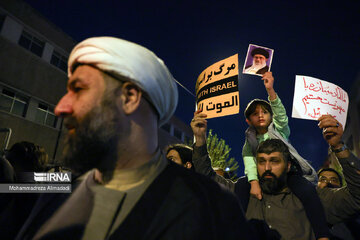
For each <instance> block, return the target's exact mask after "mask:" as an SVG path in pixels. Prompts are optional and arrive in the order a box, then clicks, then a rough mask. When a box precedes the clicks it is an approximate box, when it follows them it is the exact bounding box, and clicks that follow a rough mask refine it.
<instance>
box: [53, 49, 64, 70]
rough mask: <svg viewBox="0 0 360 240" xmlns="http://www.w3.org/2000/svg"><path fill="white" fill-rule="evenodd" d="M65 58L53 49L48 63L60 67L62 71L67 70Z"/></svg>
mask: <svg viewBox="0 0 360 240" xmlns="http://www.w3.org/2000/svg"><path fill="white" fill-rule="evenodd" d="M67 60H68V59H67V58H66V57H64V56H63V55H61V54H60V53H58V52H57V51H54V52H53V54H52V56H51V60H50V63H51V64H52V65H54V66H55V67H57V68H60V69H61V70H63V71H64V72H67Z"/></svg>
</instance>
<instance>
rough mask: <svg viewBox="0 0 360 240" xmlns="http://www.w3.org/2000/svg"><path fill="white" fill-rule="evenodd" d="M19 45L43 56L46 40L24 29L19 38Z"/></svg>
mask: <svg viewBox="0 0 360 240" xmlns="http://www.w3.org/2000/svg"><path fill="white" fill-rule="evenodd" d="M19 45H20V46H22V47H24V48H25V49H27V50H29V51H30V52H32V53H34V54H36V55H38V56H39V57H41V56H42V53H43V50H44V46H45V42H43V41H41V40H39V39H38V38H36V37H34V36H32V35H31V34H30V33H28V32H26V31H23V32H22V33H21V37H20V39H19Z"/></svg>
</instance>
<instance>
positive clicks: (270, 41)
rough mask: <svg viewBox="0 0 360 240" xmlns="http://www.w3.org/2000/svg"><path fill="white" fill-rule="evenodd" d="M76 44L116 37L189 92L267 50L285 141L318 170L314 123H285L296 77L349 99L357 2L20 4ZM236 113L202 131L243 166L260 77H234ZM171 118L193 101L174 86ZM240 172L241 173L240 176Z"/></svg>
mask: <svg viewBox="0 0 360 240" xmlns="http://www.w3.org/2000/svg"><path fill="white" fill-rule="evenodd" d="M26 2H28V3H29V4H30V5H31V6H32V7H34V8H35V9H37V10H38V11H39V12H40V13H41V14H43V15H44V16H45V17H46V18H48V19H49V20H50V21H52V22H53V23H54V24H55V25H57V26H58V27H59V28H60V29H62V30H63V31H64V32H65V33H67V34H68V35H70V36H71V37H72V38H74V39H75V40H76V41H81V40H83V39H85V38H88V37H93V36H115V37H119V38H123V39H126V40H129V41H133V42H136V43H138V44H140V45H143V46H145V47H147V48H149V49H150V50H152V51H154V52H155V53H156V54H157V55H158V56H159V57H160V58H162V59H163V60H164V62H165V63H166V64H167V66H168V67H169V69H170V71H171V72H172V74H173V75H174V77H175V78H176V79H177V80H178V81H179V82H181V83H182V84H183V85H184V86H186V88H188V89H190V90H191V91H192V92H194V88H195V81H196V79H197V77H198V75H199V74H200V73H201V72H202V71H203V70H204V69H205V68H206V67H208V66H209V65H211V64H213V63H215V62H217V61H219V60H222V59H224V58H227V57H229V56H231V55H234V54H236V53H239V59H240V65H239V69H242V67H243V63H244V61H245V56H246V52H247V49H248V45H249V44H250V43H253V44H256V45H260V46H265V47H268V48H272V49H274V57H273V62H272V66H271V70H272V72H273V74H274V76H275V90H276V91H277V93H278V94H279V96H280V98H281V99H282V101H283V103H284V105H285V108H286V110H287V112H288V116H289V125H290V128H291V135H290V140H291V142H292V144H293V145H294V146H295V148H296V149H297V150H298V151H299V153H300V154H301V155H303V156H304V157H305V158H306V159H308V160H310V161H312V163H313V166H314V167H315V168H318V167H319V166H320V165H321V164H322V162H323V160H324V158H325V157H326V154H327V145H326V143H325V141H324V140H323V139H322V135H321V131H320V130H319V128H318V127H317V122H316V121H311V120H300V119H293V118H291V117H290V116H291V109H292V100H293V94H294V83H295V75H306V76H312V77H315V78H319V79H322V80H325V81H329V82H332V83H334V84H337V85H339V86H340V87H342V88H343V89H344V90H345V91H347V92H348V93H349V94H350V92H351V91H350V90H351V86H352V83H353V82H354V80H355V79H356V77H357V74H358V72H359V65H360V63H359V56H360V46H359V44H360V34H359V30H360V20H359V19H360V18H359V13H360V3H359V1H316V0H312V1H195V0H194V1H176V0H170V1H127V0H125V1H120V0H119V1H110V0H102V1H90V0H87V1H79V0H78V1H74V0H71V1H70V0H61V1H60V0H58V1H54V0H41V1H39V0H26ZM239 92H240V114H239V115H233V116H227V117H222V118H216V119H211V120H209V122H208V127H209V128H211V129H214V131H215V132H216V133H217V134H218V135H219V136H220V137H221V138H224V139H225V140H226V142H227V144H228V145H230V147H231V148H232V151H231V156H233V157H235V158H236V159H237V160H238V161H239V163H240V165H241V168H242V167H243V164H242V158H241V150H242V146H243V143H244V131H245V129H246V127H247V124H246V122H245V119H244V117H243V114H242V113H243V111H244V108H245V106H246V104H247V103H248V102H249V101H250V100H251V99H253V98H266V97H267V95H266V91H265V88H264V87H263V83H262V81H261V78H260V77H258V76H251V75H243V74H240V75H239ZM179 94H180V97H179V104H178V107H177V110H176V116H177V117H179V118H180V119H181V120H183V121H184V122H185V123H189V122H190V120H191V118H192V116H193V112H194V106H195V99H194V97H192V96H191V95H190V94H189V93H187V92H186V91H184V90H183V89H181V87H179ZM241 172H242V170H241Z"/></svg>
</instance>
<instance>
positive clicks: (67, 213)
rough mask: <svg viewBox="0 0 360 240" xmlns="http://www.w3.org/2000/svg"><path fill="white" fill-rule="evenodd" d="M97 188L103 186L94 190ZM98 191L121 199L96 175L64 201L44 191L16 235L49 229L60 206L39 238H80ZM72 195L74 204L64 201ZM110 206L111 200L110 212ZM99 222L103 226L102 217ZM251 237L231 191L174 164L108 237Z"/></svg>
mask: <svg viewBox="0 0 360 240" xmlns="http://www.w3.org/2000/svg"><path fill="white" fill-rule="evenodd" d="M94 187H95V188H96V187H98V188H101V189H100V190H95V191H93V188H94ZM79 191H81V194H78V192H79ZM99 191H114V192H113V193H111V192H109V193H110V194H109V198H111V199H112V200H109V199H107V200H105V199H104V201H116V194H117V193H115V190H111V189H104V187H102V185H98V184H97V183H95V181H94V180H93V176H92V175H90V176H89V177H88V178H87V179H86V180H84V181H82V183H80V185H79V186H78V187H77V188H76V190H75V191H74V192H73V193H72V194H73V195H74V196H75V194H76V198H78V199H72V198H71V197H70V198H67V196H64V194H62V195H63V199H61V200H58V196H59V195H55V194H44V196H42V197H43V199H40V200H39V201H38V203H37V205H36V207H35V209H34V211H33V212H32V213H31V216H30V217H29V219H28V221H27V222H26V224H25V225H24V227H23V229H22V231H21V233H20V234H19V235H18V238H17V239H32V238H33V236H35V234H36V233H37V232H38V230H39V229H40V227H41V226H44V227H45V228H46V227H47V226H46V224H44V223H46V221H47V220H48V219H49V218H50V217H51V216H52V215H53V214H54V211H55V210H56V209H59V210H61V211H59V213H60V212H62V215H63V216H59V213H56V214H54V215H56V217H57V220H59V221H57V222H56V227H57V229H56V230H54V229H53V230H52V231H48V232H47V231H44V229H41V230H42V233H43V234H42V235H41V238H40V239H81V238H82V236H83V233H84V229H85V228H86V225H87V224H88V220H89V218H90V215H91V214H92V213H91V210H92V209H93V208H94V204H95V202H96V200H97V199H96V198H97V195H98V194H97V193H98V192H99ZM71 199H72V201H73V204H66V203H65V204H62V203H64V201H70V200H71ZM54 202H57V203H54ZM48 204H50V206H49V205H48ZM121 204H122V203H121V201H119V202H118V207H117V209H115V211H114V212H113V214H116V212H117V211H119V210H120V209H121ZM61 205H63V206H67V208H68V209H63V207H62V206H61ZM105 208H106V204H104V211H107V210H108V209H105ZM98 214H100V215H101V213H98ZM105 217H107V216H105ZM98 223H99V225H98V227H99V228H101V227H102V226H101V218H99V220H98ZM248 236H249V234H248V228H247V223H246V220H245V217H244V214H243V212H242V210H241V207H240V205H239V204H238V202H237V200H236V198H235V197H234V196H233V195H232V194H231V193H229V192H227V191H226V190H223V189H222V188H221V187H220V186H219V185H217V184H214V183H213V182H212V181H211V180H209V179H207V178H205V177H203V176H201V175H199V174H196V173H194V172H192V171H189V170H187V169H185V168H183V167H180V166H177V165H176V164H174V163H172V162H170V163H169V164H168V165H167V166H166V168H165V169H164V170H163V171H162V172H161V173H160V175H159V176H158V177H157V178H156V179H155V180H154V181H153V182H152V184H151V185H150V186H149V187H148V188H147V190H146V191H145V193H144V194H143V195H142V197H141V198H140V200H139V201H138V202H137V203H136V205H135V206H134V208H133V209H132V210H131V212H130V213H129V215H128V216H127V217H126V218H125V220H124V221H123V222H122V224H121V225H120V226H119V227H118V228H117V229H116V230H115V231H114V232H113V233H112V234H108V235H107V237H106V239H248Z"/></svg>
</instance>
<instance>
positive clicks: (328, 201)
mask: <svg viewBox="0 0 360 240" xmlns="http://www.w3.org/2000/svg"><path fill="white" fill-rule="evenodd" d="M339 161H340V163H341V164H342V165H343V169H344V176H345V179H346V181H347V183H348V187H344V188H341V189H338V190H336V189H319V188H317V189H316V190H317V193H318V195H319V197H320V200H321V202H322V204H323V206H324V209H325V214H326V218H327V222H328V223H329V224H335V223H337V222H341V221H344V220H346V219H348V218H350V217H351V216H352V215H354V214H356V212H358V211H360V175H359V173H357V172H356V170H359V169H360V161H359V159H356V157H355V156H353V155H351V156H350V157H349V158H347V159H339ZM193 163H194V166H195V170H196V171H197V172H200V173H202V174H204V175H207V176H209V177H211V178H212V179H214V180H215V181H217V182H219V183H222V184H224V185H225V186H226V187H227V188H229V189H230V190H232V191H233V192H234V193H235V194H236V196H237V197H238V198H239V201H240V203H241V205H242V206H243V209H246V217H247V219H248V220H249V222H250V224H252V225H253V227H255V228H256V229H257V231H256V233H257V234H258V235H259V236H260V239H315V236H314V234H313V233H312V232H313V231H312V228H311V225H310V222H309V221H308V218H307V216H306V213H305V210H304V207H303V205H302V203H301V202H300V200H299V199H298V198H297V197H296V196H295V195H294V194H293V193H292V192H291V190H290V189H287V191H285V192H282V193H279V194H276V195H269V194H263V200H261V201H260V200H258V199H257V198H255V197H252V196H250V184H249V183H248V181H247V179H246V178H245V177H243V178H240V179H239V180H238V181H237V182H232V181H230V180H227V179H224V178H222V177H221V176H218V175H217V174H216V173H215V172H214V171H213V169H212V168H211V163H210V159H209V157H208V154H207V150H206V146H203V147H201V148H197V147H194V153H193Z"/></svg>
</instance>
